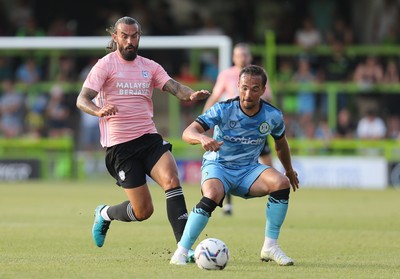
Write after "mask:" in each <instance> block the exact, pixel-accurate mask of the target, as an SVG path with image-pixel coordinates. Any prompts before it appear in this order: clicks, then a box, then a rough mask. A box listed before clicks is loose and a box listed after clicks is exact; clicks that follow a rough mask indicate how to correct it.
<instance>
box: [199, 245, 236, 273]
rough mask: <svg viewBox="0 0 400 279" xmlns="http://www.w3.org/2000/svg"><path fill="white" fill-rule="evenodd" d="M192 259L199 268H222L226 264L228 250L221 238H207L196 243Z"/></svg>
mask: <svg viewBox="0 0 400 279" xmlns="http://www.w3.org/2000/svg"><path fill="white" fill-rule="evenodd" d="M194 259H195V261H196V264H197V266H198V267H199V268H200V269H207V270H222V269H224V268H225V267H226V265H227V264H228V261H229V250H228V247H227V246H226V244H225V243H224V242H223V241H222V240H220V239H217V238H207V239H204V240H203V241H201V242H200V243H199V244H198V245H197V247H196V249H195V250H194Z"/></svg>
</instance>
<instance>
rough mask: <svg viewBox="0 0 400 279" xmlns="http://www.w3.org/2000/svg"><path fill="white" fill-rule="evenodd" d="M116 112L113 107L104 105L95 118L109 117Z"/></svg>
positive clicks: (116, 109)
mask: <svg viewBox="0 0 400 279" xmlns="http://www.w3.org/2000/svg"><path fill="white" fill-rule="evenodd" d="M117 112H118V108H117V107H116V106H115V105H105V106H104V107H102V108H101V109H100V110H99V111H98V112H97V116H98V117H103V116H110V115H115V114H116V113H117Z"/></svg>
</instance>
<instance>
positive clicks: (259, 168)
mask: <svg viewBox="0 0 400 279" xmlns="http://www.w3.org/2000/svg"><path fill="white" fill-rule="evenodd" d="M268 168H269V166H266V165H262V164H258V163H257V164H253V165H250V166H248V167H242V168H240V169H232V168H228V167H226V166H224V165H222V164H220V163H218V162H215V161H204V162H203V165H202V167H201V184H202V185H203V183H204V181H206V180H207V179H211V178H216V179H219V180H220V181H221V182H222V184H223V185H224V190H225V193H230V194H232V195H234V196H238V197H242V198H245V199H248V198H253V197H251V196H249V195H248V193H249V191H250V187H251V185H253V183H254V181H256V180H257V178H258V177H259V176H260V174H261V173H262V172H263V171H264V170H266V169H268Z"/></svg>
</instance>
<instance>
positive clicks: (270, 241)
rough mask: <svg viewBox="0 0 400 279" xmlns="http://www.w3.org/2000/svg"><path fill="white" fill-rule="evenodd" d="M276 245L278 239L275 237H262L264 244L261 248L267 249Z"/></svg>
mask: <svg viewBox="0 0 400 279" xmlns="http://www.w3.org/2000/svg"><path fill="white" fill-rule="evenodd" d="M277 245H278V240H277V239H272V238H269V237H267V236H266V237H265V239H264V246H263V249H264V250H268V249H270V248H272V247H274V246H277Z"/></svg>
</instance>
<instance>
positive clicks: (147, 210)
mask: <svg viewBox="0 0 400 279" xmlns="http://www.w3.org/2000/svg"><path fill="white" fill-rule="evenodd" d="M153 212H154V207H153V205H152V204H151V205H147V206H146V207H144V208H137V209H136V208H135V209H134V214H135V218H136V220H137V221H139V222H140V221H144V220H147V219H149V218H150V216H151V215H153Z"/></svg>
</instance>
